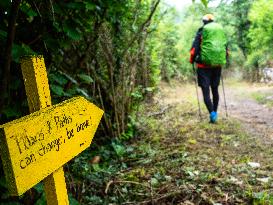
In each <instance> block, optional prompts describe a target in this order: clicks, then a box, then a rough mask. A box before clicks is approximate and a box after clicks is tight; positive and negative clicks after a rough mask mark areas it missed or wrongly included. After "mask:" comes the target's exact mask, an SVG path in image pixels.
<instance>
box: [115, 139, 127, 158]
mask: <svg viewBox="0 0 273 205" xmlns="http://www.w3.org/2000/svg"><path fill="white" fill-rule="evenodd" d="M112 147H113V148H114V150H115V152H116V154H117V155H118V156H119V157H122V156H123V155H124V154H125V153H126V149H125V147H124V146H122V145H119V144H116V143H114V142H112Z"/></svg>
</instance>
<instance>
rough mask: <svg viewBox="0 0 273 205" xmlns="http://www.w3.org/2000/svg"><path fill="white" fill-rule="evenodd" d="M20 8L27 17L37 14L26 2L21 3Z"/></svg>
mask: <svg viewBox="0 0 273 205" xmlns="http://www.w3.org/2000/svg"><path fill="white" fill-rule="evenodd" d="M20 9H21V10H22V11H23V12H24V13H25V14H26V15H27V16H29V17H34V16H37V13H36V12H35V11H34V10H33V9H32V8H31V6H30V5H29V4H27V3H23V4H21V6H20Z"/></svg>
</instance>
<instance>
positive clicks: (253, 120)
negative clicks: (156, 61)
mask: <svg viewBox="0 0 273 205" xmlns="http://www.w3.org/2000/svg"><path fill="white" fill-rule="evenodd" d="M225 84H226V85H224V86H225V92H226V93H225V95H226V102H227V109H228V116H229V117H231V118H235V119H238V120H239V121H240V122H241V123H242V125H243V126H244V127H245V129H246V131H247V132H248V133H249V134H250V135H255V136H256V137H262V138H264V140H265V143H266V141H272V142H273V106H272V104H271V106H267V105H265V104H262V103H259V102H257V101H256V100H255V99H254V98H255V94H256V95H265V96H266V97H265V98H266V99H268V101H271V102H273V86H272V85H271V86H270V85H264V84H260V85H259V84H258V85H257V84H248V83H245V82H241V83H239V82H235V81H231V80H229V81H227V82H226V83H225ZM160 90H161V92H160V94H159V96H160V97H159V99H162V101H161V100H159V102H160V101H161V103H163V104H167V105H173V104H175V103H191V102H192V98H196V97H197V96H196V91H195V88H194V86H193V85H183V84H175V85H174V86H168V85H166V84H162V86H161V89H160ZM219 93H220V103H219V113H220V118H226V113H225V104H224V98H223V90H222V87H221V86H220V87H219ZM198 95H199V100H200V103H201V104H203V98H202V94H201V92H200V88H198ZM162 97H163V98H162ZM196 106H197V104H196ZM196 109H197V108H196ZM202 118H203V120H206V119H207V120H208V113H207V111H206V110H205V109H202ZM272 142H271V143H272ZM269 143H270V142H269Z"/></svg>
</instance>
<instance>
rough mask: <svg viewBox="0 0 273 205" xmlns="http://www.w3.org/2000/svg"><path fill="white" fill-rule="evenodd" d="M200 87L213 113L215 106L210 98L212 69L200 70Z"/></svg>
mask: <svg viewBox="0 0 273 205" xmlns="http://www.w3.org/2000/svg"><path fill="white" fill-rule="evenodd" d="M197 74H198V85H199V86H200V87H201V89H202V93H203V99H204V103H205V105H206V107H207V109H208V111H209V113H211V112H212V111H213V104H212V102H211V98H210V88H209V87H210V78H211V69H208V68H198V69H197Z"/></svg>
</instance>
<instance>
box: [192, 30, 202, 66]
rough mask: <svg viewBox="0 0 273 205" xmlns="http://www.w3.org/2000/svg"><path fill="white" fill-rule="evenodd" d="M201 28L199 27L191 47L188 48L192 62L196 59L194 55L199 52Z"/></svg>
mask: <svg viewBox="0 0 273 205" xmlns="http://www.w3.org/2000/svg"><path fill="white" fill-rule="evenodd" d="M202 30H203V28H200V29H199V30H198V31H197V33H196V35H195V38H194V41H193V43H192V47H191V50H190V63H194V61H195V60H196V56H198V55H199V54H200V45H201V40H202Z"/></svg>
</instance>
